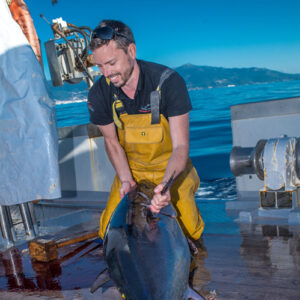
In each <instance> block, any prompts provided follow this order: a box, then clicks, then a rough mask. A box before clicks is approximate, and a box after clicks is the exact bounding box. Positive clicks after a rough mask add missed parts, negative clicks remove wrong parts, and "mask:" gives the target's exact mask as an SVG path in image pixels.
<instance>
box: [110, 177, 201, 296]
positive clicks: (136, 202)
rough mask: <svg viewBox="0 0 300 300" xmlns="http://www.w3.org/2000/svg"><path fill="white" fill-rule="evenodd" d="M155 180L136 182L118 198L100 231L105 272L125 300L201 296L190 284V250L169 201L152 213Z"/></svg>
mask: <svg viewBox="0 0 300 300" xmlns="http://www.w3.org/2000/svg"><path fill="white" fill-rule="evenodd" d="M154 187H155V186H154V185H153V184H152V183H150V182H141V183H140V184H139V185H138V186H137V188H136V189H134V190H133V191H131V192H130V193H128V194H127V195H126V196H125V197H124V198H123V199H122V200H121V202H120V203H119V205H118V207H117V208H116V210H115V212H114V214H113V215H112V217H111V220H110V223H109V225H108V227H107V230H106V234H105V237H104V256H105V261H106V263H107V266H108V273H109V276H110V278H111V279H112V280H113V281H114V282H115V284H116V286H117V287H118V288H119V290H120V292H121V293H122V294H123V295H124V296H125V298H126V299H130V300H141V299H143V300H147V299H149V300H150V299H152V300H153V299H154V300H156V299H160V300H170V299H172V300H177V299H178V300H183V299H203V298H202V297H200V296H199V295H198V294H197V293H195V292H194V291H193V290H191V289H190V288H189V285H188V279H189V269H190V261H191V256H190V250H189V246H188V243H187V239H186V237H185V236H184V234H183V232H182V230H181V228H180V226H179V224H178V222H177V220H176V212H175V210H174V208H173V207H172V205H171V204H170V205H169V206H167V207H165V208H163V209H162V210H161V213H159V214H155V215H154V214H152V213H151V211H150V209H149V208H148V206H149V201H150V199H151V198H152V196H153V189H154Z"/></svg>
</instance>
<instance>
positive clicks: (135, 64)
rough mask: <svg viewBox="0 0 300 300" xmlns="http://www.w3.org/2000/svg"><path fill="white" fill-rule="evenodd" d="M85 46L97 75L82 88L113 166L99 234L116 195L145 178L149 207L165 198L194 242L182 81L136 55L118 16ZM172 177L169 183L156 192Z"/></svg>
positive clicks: (198, 227)
mask: <svg viewBox="0 0 300 300" xmlns="http://www.w3.org/2000/svg"><path fill="white" fill-rule="evenodd" d="M91 49H92V52H93V56H94V60H95V63H96V64H97V66H98V67H99V69H100V71H101V72H102V74H103V76H102V77H101V78H100V79H99V81H98V82H97V83H96V84H95V85H94V86H93V87H92V88H91V90H90V92H89V97H88V106H89V111H90V119H91V122H92V123H94V124H97V125H98V126H99V128H100V130H101V132H102V134H103V136H104V140H105V147H106V152H107V154H108V156H109V159H110V161H111V163H112V165H113V166H114V168H115V170H116V176H115V179H114V182H113V184H112V187H111V193H110V197H109V199H108V203H107V207H106V209H105V210H104V212H103V213H102V216H101V218H100V231H99V234H100V236H101V237H102V238H103V236H104V232H105V229H106V226H107V224H108V222H109V219H110V217H111V214H112V213H113V211H114V209H115V208H116V206H117V205H118V203H119V201H120V199H122V198H123V197H124V196H125V194H126V193H127V192H128V191H129V190H130V189H131V188H132V187H134V186H135V185H136V182H139V181H140V180H142V179H145V180H149V181H151V182H154V183H155V184H156V185H157V186H156V188H155V190H154V192H155V194H154V197H153V199H152V201H151V205H150V209H151V211H152V212H154V213H158V212H159V211H160V209H162V208H163V207H164V206H166V205H167V204H168V203H169V202H170V200H172V203H173V205H174V207H175V209H176V211H177V214H178V221H179V223H180V225H181V227H182V229H183V231H184V232H185V234H187V235H188V236H189V237H190V238H192V239H194V240H198V239H199V238H200V236H201V233H202V231H203V229H204V222H203V220H202V218H201V215H200V213H199V210H198V208H197V206H196V203H195V200H194V195H195V192H196V191H197V189H198V187H199V184H200V181H199V178H198V175H197V172H196V170H195V169H194V167H193V165H192V163H191V161H190V159H189V157H188V153H189V111H190V110H191V103H190V99H189V95H188V92H187V89H186V86H185V83H184V81H183V79H182V78H181V77H180V76H179V75H178V74H177V73H176V72H174V71H173V70H171V69H168V68H167V67H165V66H162V65H158V64H154V63H150V62H145V61H142V60H137V59H136V45H135V41H134V37H133V34H132V31H131V30H130V28H129V27H128V26H126V25H125V24H123V23H122V22H119V21H114V20H105V21H102V22H101V23H100V25H99V26H98V27H97V28H96V29H95V30H94V31H93V35H92V40H91ZM172 175H174V181H173V182H174V184H173V185H172V187H171V189H170V190H167V191H166V192H165V193H161V192H162V190H163V188H164V187H165V185H166V183H167V182H168V180H169V179H170V178H171V177H172Z"/></svg>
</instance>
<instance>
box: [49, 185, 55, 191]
mask: <svg viewBox="0 0 300 300" xmlns="http://www.w3.org/2000/svg"><path fill="white" fill-rule="evenodd" d="M55 188H56V184H55V183H53V184H51V185H50V187H49V193H53V192H54V190H55Z"/></svg>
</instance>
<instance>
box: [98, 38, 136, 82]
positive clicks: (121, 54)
mask: <svg viewBox="0 0 300 300" xmlns="http://www.w3.org/2000/svg"><path fill="white" fill-rule="evenodd" d="M135 53H136V52H135V45H134V44H130V45H129V46H128V51H127V53H126V52H125V51H124V50H123V49H120V48H118V47H117V44H116V42H115V41H114V40H111V41H110V42H109V43H108V44H107V45H103V46H101V47H100V48H98V49H96V50H94V51H93V55H94V59H95V63H96V64H97V66H98V67H99V69H100V71H101V72H102V74H103V75H104V76H105V77H107V78H109V80H110V81H111V82H112V83H113V84H114V85H115V86H116V87H122V86H124V85H125V84H126V83H127V81H128V79H129V78H130V76H131V74H132V71H133V68H134V61H135Z"/></svg>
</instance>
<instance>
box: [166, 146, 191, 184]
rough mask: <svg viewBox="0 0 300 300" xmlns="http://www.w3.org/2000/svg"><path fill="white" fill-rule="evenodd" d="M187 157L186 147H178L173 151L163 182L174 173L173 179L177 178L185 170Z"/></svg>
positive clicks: (187, 149)
mask: <svg viewBox="0 0 300 300" xmlns="http://www.w3.org/2000/svg"><path fill="white" fill-rule="evenodd" d="M188 157H189V147H188V146H184V145H182V146H178V147H177V148H175V149H173V152H172V155H171V157H170V159H169V161H168V165H167V168H166V171H165V175H164V178H163V182H167V181H168V180H169V179H170V177H171V176H172V174H173V173H174V172H175V176H174V178H176V177H178V176H179V175H180V174H181V173H182V172H183V171H184V169H185V167H186V163H187V160H188Z"/></svg>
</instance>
